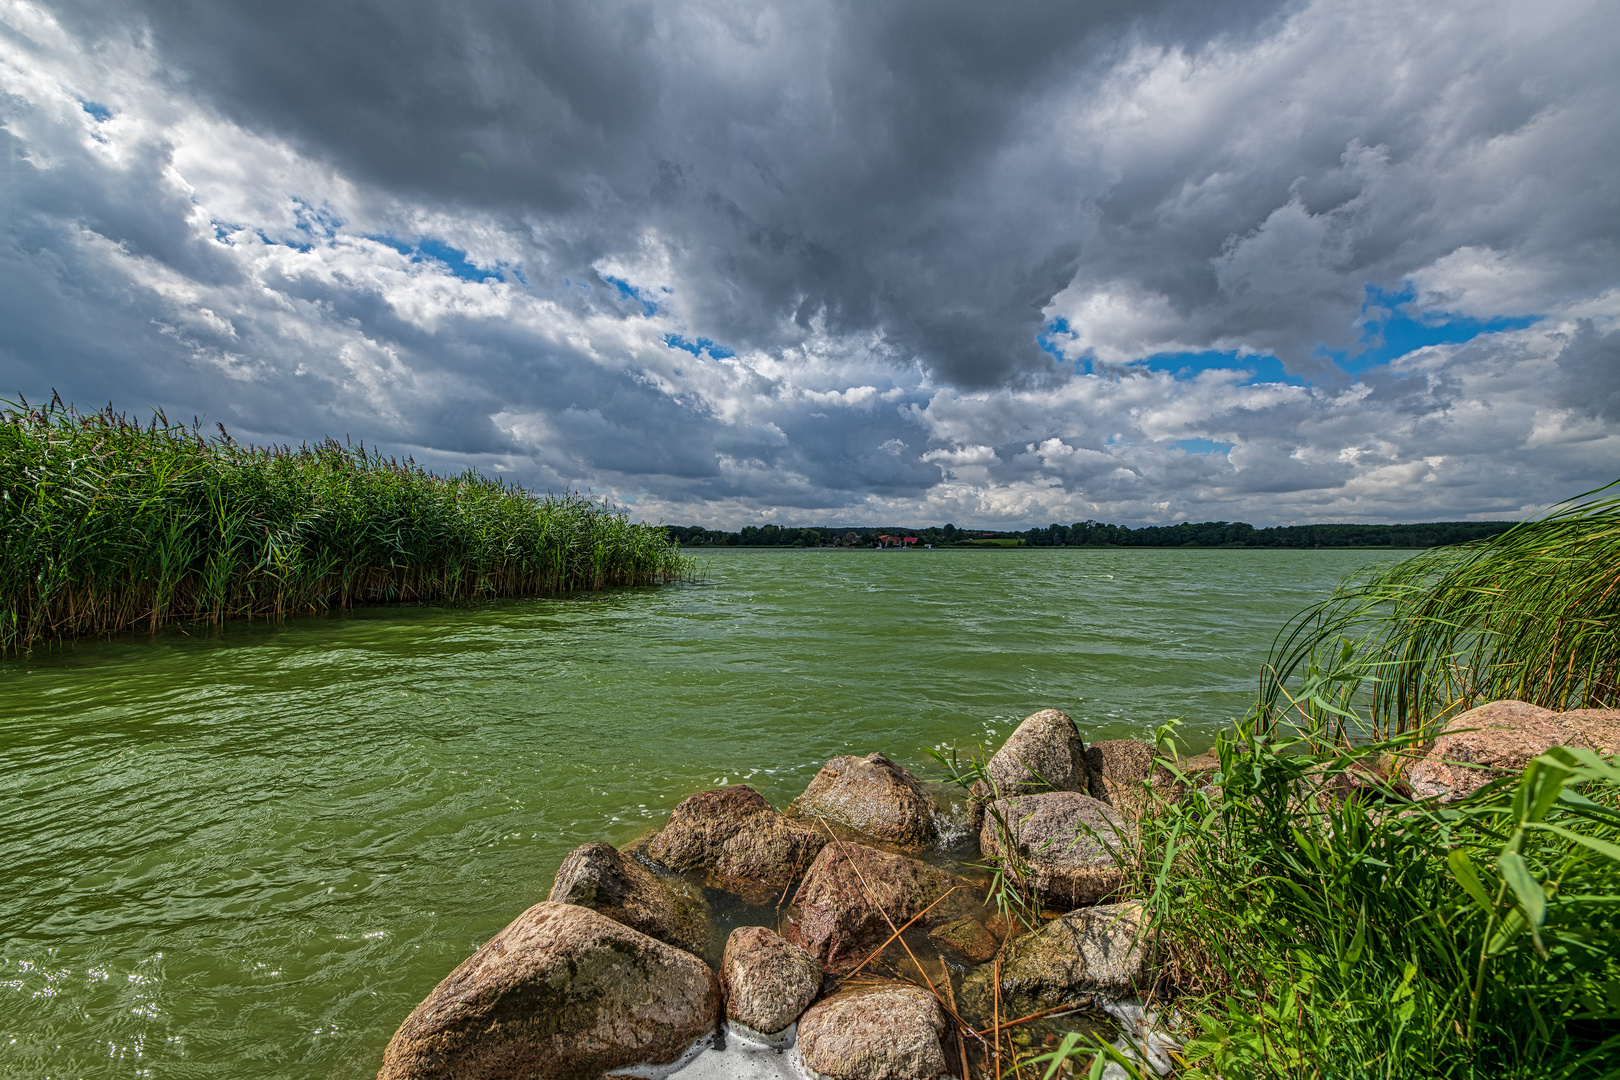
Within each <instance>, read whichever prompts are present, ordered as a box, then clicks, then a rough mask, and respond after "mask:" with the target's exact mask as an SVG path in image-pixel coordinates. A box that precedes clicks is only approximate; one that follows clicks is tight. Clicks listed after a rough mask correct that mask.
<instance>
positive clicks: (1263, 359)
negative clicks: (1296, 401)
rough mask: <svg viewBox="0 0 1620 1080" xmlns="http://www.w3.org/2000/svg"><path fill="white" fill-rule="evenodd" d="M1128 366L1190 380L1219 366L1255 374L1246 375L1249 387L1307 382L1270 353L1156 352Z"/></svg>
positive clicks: (1302, 384) (1298, 384)
mask: <svg viewBox="0 0 1620 1080" xmlns="http://www.w3.org/2000/svg"><path fill="white" fill-rule="evenodd" d="M1131 366H1132V367H1143V368H1147V369H1148V370H1149V371H1168V372H1169V373H1170V374H1172V375H1174V376H1175V377H1176V378H1178V379H1191V378H1193V377H1195V376H1197V375H1198V374H1199V373H1201V372H1205V371H1216V370H1222V369H1224V370H1228V371H1252V372H1254V374H1253V375H1252V376H1250V378H1249V385H1251V386H1252V385H1254V384H1255V383H1287V384H1288V385H1289V386H1305V385H1308V384H1307V382H1306V380H1305V379H1302V378H1300V377H1299V376H1298V375H1294V374H1292V373H1290V372H1289V371H1288V370H1287V369H1285V368H1284V367H1283V364H1282V361H1281V360H1278V359H1277V358H1276V357H1275V356H1272V355H1270V354H1269V353H1266V354H1255V353H1251V354H1249V355H1248V356H1239V355H1238V354H1237V353H1235V352H1216V351H1215V350H1213V349H1209V350H1205V351H1204V352H1178V353H1159V354H1158V355H1157V356H1150V357H1148V358H1147V359H1146V360H1143V361H1140V362H1139V363H1136V364H1132V365H1131Z"/></svg>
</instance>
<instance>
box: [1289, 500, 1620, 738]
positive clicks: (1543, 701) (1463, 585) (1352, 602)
mask: <svg viewBox="0 0 1620 1080" xmlns="http://www.w3.org/2000/svg"><path fill="white" fill-rule="evenodd" d="M1616 483H1617V484H1620V481H1617V482H1616ZM1614 486H1615V485H1610V486H1609V487H1606V488H1602V489H1599V490H1598V491H1595V492H1588V493H1586V494H1585V495H1582V496H1577V497H1576V498H1575V499H1572V500H1570V501H1569V502H1567V503H1564V504H1562V505H1560V506H1559V507H1556V508H1555V509H1554V511H1553V512H1552V513H1549V514H1547V515H1546V516H1544V517H1542V518H1540V519H1537V520H1533V521H1527V522H1523V523H1521V524H1519V525H1517V526H1515V527H1514V528H1512V529H1510V530H1509V531H1507V532H1505V533H1503V534H1501V535H1499V536H1496V537H1492V538H1490V539H1488V540H1480V541H1475V542H1472V543H1468V544H1461V545H1458V546H1456V547H1452V548H1437V549H1434V550H1430V551H1425V552H1422V553H1421V554H1418V555H1416V556H1413V557H1412V558H1410V559H1406V560H1403V561H1402V562H1399V563H1396V564H1395V565H1393V566H1390V567H1387V568H1385V569H1382V570H1379V571H1377V572H1375V573H1373V574H1371V575H1369V576H1366V577H1364V578H1361V579H1359V580H1352V581H1350V582H1347V583H1346V584H1345V585H1344V586H1342V587H1341V588H1339V589H1338V590H1337V591H1336V592H1335V593H1334V595H1333V596H1331V597H1330V598H1329V599H1327V600H1326V601H1324V602H1322V603H1321V604H1318V605H1316V606H1315V607H1313V608H1310V609H1307V610H1306V611H1305V612H1303V613H1302V614H1301V615H1299V616H1298V617H1296V618H1295V619H1294V620H1292V621H1291V622H1290V623H1289V624H1288V625H1286V626H1285V627H1284V628H1283V630H1282V632H1281V633H1279V635H1278V637H1277V642H1276V644H1275V646H1274V647H1273V649H1272V655H1271V657H1270V658H1269V660H1268V663H1267V664H1266V666H1265V668H1264V669H1263V674H1262V676H1261V685H1260V702H1259V708H1260V716H1261V718H1262V720H1263V721H1265V722H1266V723H1268V724H1275V723H1276V722H1277V721H1279V720H1280V719H1282V718H1284V717H1288V718H1290V719H1293V720H1295V721H1297V720H1300V719H1302V718H1303V719H1305V720H1307V721H1308V722H1309V723H1310V724H1312V725H1313V726H1315V727H1317V728H1319V729H1321V730H1324V731H1326V730H1329V729H1332V730H1335V731H1336V732H1337V734H1338V735H1339V736H1340V737H1341V741H1343V739H1346V738H1354V737H1358V736H1359V737H1368V738H1378V739H1382V738H1393V737H1396V736H1399V735H1402V734H1405V733H1407V732H1414V731H1415V732H1420V733H1421V732H1422V731H1423V730H1424V729H1425V727H1426V726H1429V725H1433V724H1435V723H1443V722H1444V720H1445V719H1446V718H1447V717H1448V716H1450V715H1453V714H1455V712H1457V711H1459V710H1462V709H1467V708H1471V707H1472V706H1474V705H1476V704H1480V703H1483V702H1485V701H1492V700H1497V699H1500V698H1515V699H1518V700H1520V701H1528V702H1531V703H1533V704H1536V705H1542V706H1545V707H1547V708H1551V709H1574V708H1608V707H1613V706H1615V705H1616V704H1620V498H1616V497H1614V496H1613V495H1611V494H1607V493H1608V492H1610V491H1612V489H1613V488H1614ZM1290 684H1293V685H1294V687H1295V688H1294V689H1289V686H1290Z"/></svg>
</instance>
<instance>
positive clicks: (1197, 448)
mask: <svg viewBox="0 0 1620 1080" xmlns="http://www.w3.org/2000/svg"><path fill="white" fill-rule="evenodd" d="M1174 445H1176V446H1179V447H1181V449H1183V450H1185V451H1186V452H1187V453H1189V454H1224V453H1226V452H1227V451H1228V450H1230V449H1232V447H1234V446H1236V445H1237V444H1236V443H1229V442H1216V441H1215V440H1214V439H1177V440H1176V441H1175V444H1174Z"/></svg>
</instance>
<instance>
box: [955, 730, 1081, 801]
mask: <svg viewBox="0 0 1620 1080" xmlns="http://www.w3.org/2000/svg"><path fill="white" fill-rule="evenodd" d="M985 771H986V772H987V773H988V774H989V777H990V781H991V790H989V791H982V792H981V794H984V795H986V796H989V797H994V798H1006V797H1008V796H1011V795H1026V794H1034V793H1036V792H1041V791H1082V792H1083V791H1089V790H1091V772H1090V769H1089V768H1088V767H1087V765H1086V745H1085V743H1083V742H1082V741H1081V740H1080V731H1079V729H1078V728H1076V727H1075V726H1074V721H1073V720H1070V719H1069V717H1068V714H1066V713H1062V712H1059V711H1058V710H1057V709H1042V710H1041V711H1040V712H1038V713H1033V714H1031V715H1030V716H1028V717H1025V719H1024V722H1023V723H1021V724H1019V725H1018V729H1017V730H1016V731H1014V732H1013V733H1012V734H1011V735H1009V736H1008V737H1007V741H1006V742H1004V743H1002V744H1001V749H1000V750H997V751H996V753H995V756H993V757H992V758H991V759H990V761H989V764H988V765H987V766H986V767H985Z"/></svg>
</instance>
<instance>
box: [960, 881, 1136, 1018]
mask: <svg viewBox="0 0 1620 1080" xmlns="http://www.w3.org/2000/svg"><path fill="white" fill-rule="evenodd" d="M1151 956H1152V949H1151V946H1150V943H1149V942H1148V941H1147V940H1146V939H1145V938H1144V937H1143V908H1142V905H1141V904H1139V903H1134V902H1133V903H1127V904H1104V905H1102V906H1099V907H1089V908H1080V909H1079V910H1076V911H1071V912H1069V913H1068V914H1067V915H1064V916H1063V917H1061V918H1058V919H1053V920H1052V921H1051V922H1049V923H1047V924H1046V925H1045V926H1042V927H1041V928H1040V929H1039V930H1036V931H1035V932H1034V933H1032V934H1025V935H1024V936H1023V937H1019V938H1014V939H1013V940H1012V941H1010V942H1008V943H1007V947H1006V951H1005V952H1003V954H1002V957H1001V1012H1002V1015H1003V1016H1007V1015H1012V1016H1025V1015H1027V1014H1029V1013H1032V1012H1039V1011H1041V1010H1042V1009H1051V1008H1055V1007H1057V1006H1060V1005H1061V1006H1068V1007H1071V1008H1084V1007H1086V1006H1088V1005H1090V1006H1096V1005H1100V1004H1101V1003H1102V1001H1103V999H1110V1000H1112V999H1117V998H1122V997H1130V996H1135V995H1139V994H1142V993H1145V992H1146V991H1147V990H1148V989H1149V987H1150V985H1151V984H1152V982H1153V975H1152V971H1151V968H1150V966H1149V965H1150V960H1151ZM994 978H995V974H994V968H993V967H991V966H988V965H987V966H984V967H980V968H976V969H975V970H974V971H972V972H970V973H969V975H968V977H967V978H966V979H964V980H963V982H962V994H961V997H962V1007H963V1009H964V1010H966V1011H965V1012H964V1015H968V1014H971V1015H972V1016H974V1017H975V1018H978V1017H980V1016H984V1015H988V1014H989V1013H990V1011H991V997H992V995H993V992H994V987H993V986H992V985H991V982H992V980H993V979H994Z"/></svg>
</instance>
